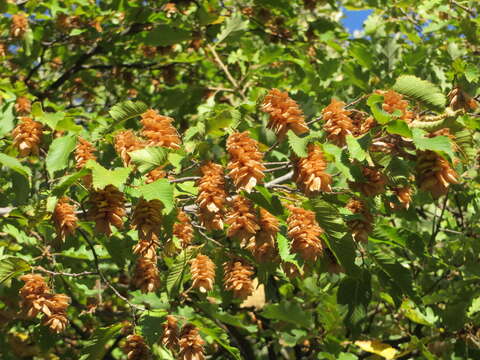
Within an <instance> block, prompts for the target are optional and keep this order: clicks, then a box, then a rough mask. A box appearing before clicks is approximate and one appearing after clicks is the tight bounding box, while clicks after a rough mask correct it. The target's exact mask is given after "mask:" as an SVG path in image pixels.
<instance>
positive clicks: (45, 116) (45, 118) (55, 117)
mask: <svg viewBox="0 0 480 360" xmlns="http://www.w3.org/2000/svg"><path fill="white" fill-rule="evenodd" d="M64 118H65V113H64V112H56V113H42V115H40V116H39V117H37V118H36V120H38V121H39V122H40V123H42V124H45V125H47V126H48V127H49V128H50V129H52V130H57V124H58V123H59V122H60V121H62V120H63V119H64Z"/></svg>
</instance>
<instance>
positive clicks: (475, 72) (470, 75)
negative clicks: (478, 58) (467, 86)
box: [465, 64, 480, 83]
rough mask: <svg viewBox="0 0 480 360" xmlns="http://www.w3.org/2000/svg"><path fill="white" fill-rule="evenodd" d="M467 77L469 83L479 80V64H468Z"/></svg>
mask: <svg viewBox="0 0 480 360" xmlns="http://www.w3.org/2000/svg"><path fill="white" fill-rule="evenodd" d="M465 78H466V79H467V81H468V82H469V83H473V82H476V81H478V79H479V78H480V69H479V68H478V64H475V65H473V64H468V65H467V68H466V69H465Z"/></svg>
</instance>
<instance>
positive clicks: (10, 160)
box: [0, 153, 32, 178]
mask: <svg viewBox="0 0 480 360" xmlns="http://www.w3.org/2000/svg"><path fill="white" fill-rule="evenodd" d="M0 164H2V165H3V166H6V167H8V168H10V169H12V170H13V171H15V172H17V173H19V174H21V175H23V176H25V177H26V178H29V177H30V176H32V172H31V171H30V168H28V167H26V166H24V165H22V163H21V162H20V161H18V160H17V159H15V158H14V157H11V156H8V155H6V154H1V153H0Z"/></svg>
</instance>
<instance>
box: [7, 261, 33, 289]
mask: <svg viewBox="0 0 480 360" xmlns="http://www.w3.org/2000/svg"><path fill="white" fill-rule="evenodd" d="M29 270H30V264H29V263H28V262H26V261H25V260H23V259H20V258H18V257H13V256H8V257H4V258H2V259H0V284H2V283H4V282H5V281H7V280H8V279H11V278H12V277H16V276H18V275H20V274H22V273H24V272H26V271H29Z"/></svg>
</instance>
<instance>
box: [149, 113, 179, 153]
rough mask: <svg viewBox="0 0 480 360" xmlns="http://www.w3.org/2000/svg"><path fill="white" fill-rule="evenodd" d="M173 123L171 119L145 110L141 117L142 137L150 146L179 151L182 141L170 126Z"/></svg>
mask: <svg viewBox="0 0 480 360" xmlns="http://www.w3.org/2000/svg"><path fill="white" fill-rule="evenodd" d="M173 121H174V120H173V119H172V118H171V117H168V116H163V115H160V114H159V113H158V112H156V111H155V110H153V109H150V110H147V111H146V112H145V113H144V114H143V115H142V120H141V122H142V125H143V130H142V135H143V136H145V137H146V138H147V139H148V140H149V142H148V144H149V145H151V146H163V147H167V148H170V149H180V144H181V143H182V141H181V140H180V137H179V136H178V132H177V130H176V129H175V127H173V125H172V122H173Z"/></svg>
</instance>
